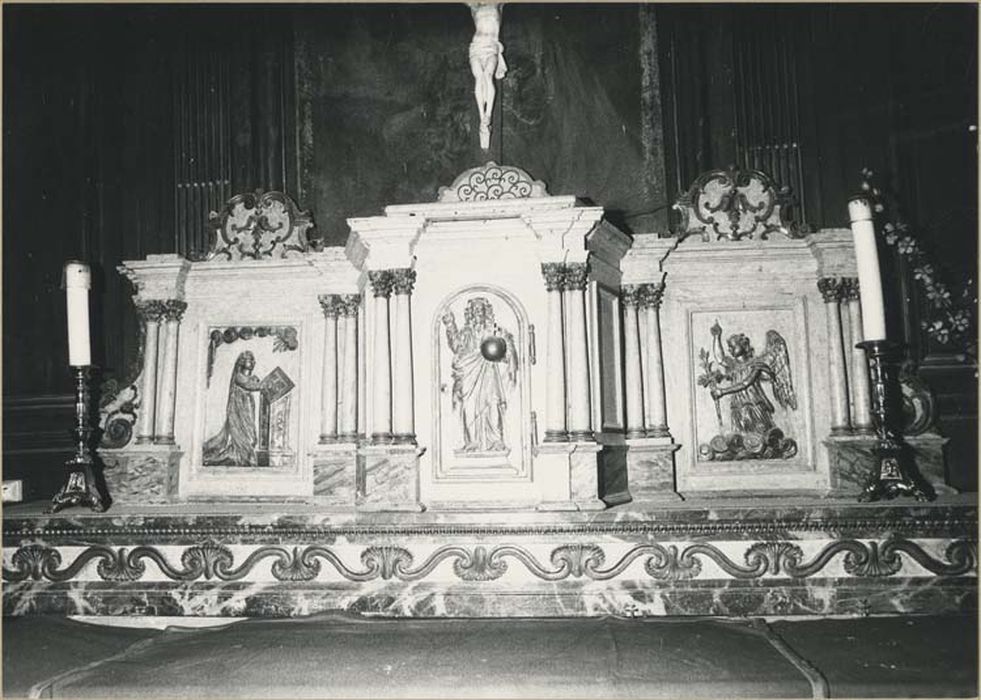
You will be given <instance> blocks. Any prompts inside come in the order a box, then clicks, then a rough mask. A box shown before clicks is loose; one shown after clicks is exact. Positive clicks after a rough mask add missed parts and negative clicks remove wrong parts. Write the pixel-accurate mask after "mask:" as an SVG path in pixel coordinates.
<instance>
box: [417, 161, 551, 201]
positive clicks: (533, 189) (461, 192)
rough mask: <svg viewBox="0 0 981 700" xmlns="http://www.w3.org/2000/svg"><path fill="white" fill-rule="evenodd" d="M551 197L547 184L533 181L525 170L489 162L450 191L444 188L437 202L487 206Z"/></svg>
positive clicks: (463, 175) (464, 174) (471, 171)
mask: <svg viewBox="0 0 981 700" xmlns="http://www.w3.org/2000/svg"><path fill="white" fill-rule="evenodd" d="M547 196H548V192H547V191H546V189H545V183H543V182H541V181H539V180H533V179H532V178H531V176H530V175H529V174H528V173H526V172H525V171H524V170H522V169H521V168H516V167H514V166H510V165H498V164H497V163H495V162H494V161H488V162H487V163H485V164H484V165H480V166H477V167H476V168H470V169H469V170H465V171H463V172H462V173H461V174H460V175H458V176H457V178H456V179H455V180H454V181H453V183H452V184H451V185H450V186H449V187H440V188H439V192H438V193H437V199H436V201H438V202H483V201H488V200H495V199H527V198H529V197H547Z"/></svg>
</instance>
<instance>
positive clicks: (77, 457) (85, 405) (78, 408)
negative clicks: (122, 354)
mask: <svg viewBox="0 0 981 700" xmlns="http://www.w3.org/2000/svg"><path fill="white" fill-rule="evenodd" d="M93 370H94V368H93V367H92V366H91V365H86V366H84V367H72V371H73V372H74V374H75V428H74V429H73V430H72V434H73V436H74V437H75V454H74V455H73V456H72V458H71V459H69V460H68V461H67V462H65V467H66V468H67V470H68V481H67V482H66V483H65V485H64V486H62V487H61V489H60V490H59V491H58V493H56V494H55V495H54V498H52V499H51V508H50V512H51V513H57V512H58V511H59V510H61V509H62V508H67V507H68V506H88V507H89V508H91V509H92V510H94V511H97V512H99V513H101V512H103V511H105V509H106V507H107V506H106V504H105V502H104V501H103V499H102V495H101V494H100V493H99V490H98V488H97V487H96V484H95V477H94V474H93V471H92V467H93V465H94V464H95V459H94V457H93V454H92V446H91V440H92V433H93V430H92V425H91V420H90V415H91V414H90V411H89V404H90V403H91V401H92V394H91V392H90V390H89V382H90V380H91V377H92V374H93Z"/></svg>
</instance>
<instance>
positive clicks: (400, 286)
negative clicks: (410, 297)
mask: <svg viewBox="0 0 981 700" xmlns="http://www.w3.org/2000/svg"><path fill="white" fill-rule="evenodd" d="M390 272H391V273H392V291H393V292H395V293H396V294H412V288H413V287H414V286H415V284H416V271H415V270H413V269H412V268H408V267H400V268H397V269H395V270H390Z"/></svg>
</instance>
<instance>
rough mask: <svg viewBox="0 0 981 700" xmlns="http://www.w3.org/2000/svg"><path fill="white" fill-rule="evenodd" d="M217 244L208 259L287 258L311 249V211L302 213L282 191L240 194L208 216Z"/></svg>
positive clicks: (213, 245) (214, 243)
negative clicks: (308, 238)
mask: <svg viewBox="0 0 981 700" xmlns="http://www.w3.org/2000/svg"><path fill="white" fill-rule="evenodd" d="M208 220H209V222H210V224H211V228H212V229H213V230H214V232H215V233H214V242H213V244H212V247H211V251H210V252H209V254H208V255H207V256H206V259H208V260H211V259H215V258H218V259H222V258H224V259H226V260H261V259H265V258H286V257H291V256H293V255H298V254H300V253H304V252H306V251H308V250H311V249H312V248H313V247H314V246H313V245H312V244H311V243H310V242H309V241H308V240H307V231H308V230H309V229H311V228H312V227H313V219H312V218H311V216H310V212H307V211H301V210H300V209H299V208H298V207H297V206H296V204H295V203H294V202H293V200H292V199H290V198H289V196H287V195H285V194H283V193H282V192H266V193H263V192H261V191H256V192H248V193H245V194H239V195H236V196H234V197H232V198H231V199H230V200H228V203H227V204H226V205H225V207H224V208H223V209H222V210H221V211H220V212H211V215H210V216H209V217H208Z"/></svg>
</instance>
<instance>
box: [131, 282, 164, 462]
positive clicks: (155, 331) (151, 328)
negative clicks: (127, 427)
mask: <svg viewBox="0 0 981 700" xmlns="http://www.w3.org/2000/svg"><path fill="white" fill-rule="evenodd" d="M139 311H140V315H141V316H143V319H144V322H145V324H146V326H145V327H146V334H145V337H144V342H143V381H142V383H141V385H140V422H139V425H137V428H136V444H138V445H145V444H147V443H151V442H153V435H154V419H155V417H156V408H157V352H158V348H157V345H158V341H159V338H160V317H161V316H162V314H163V304H161V303H160V302H158V301H152V302H149V303H147V304H143V305H141V306H140V308H139Z"/></svg>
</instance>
